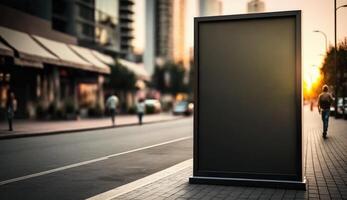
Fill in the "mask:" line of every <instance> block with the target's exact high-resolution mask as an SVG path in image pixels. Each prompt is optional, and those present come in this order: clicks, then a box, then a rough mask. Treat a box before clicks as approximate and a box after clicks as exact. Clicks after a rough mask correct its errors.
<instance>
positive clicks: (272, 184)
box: [189, 176, 306, 190]
mask: <svg viewBox="0 0 347 200" xmlns="http://www.w3.org/2000/svg"><path fill="white" fill-rule="evenodd" d="M189 183H191V184H212V185H228V186H250V187H269V188H282V189H291V190H306V178H304V180H303V181H302V182H301V181H285V180H266V179H244V178H220V177H203V176H192V177H189Z"/></svg>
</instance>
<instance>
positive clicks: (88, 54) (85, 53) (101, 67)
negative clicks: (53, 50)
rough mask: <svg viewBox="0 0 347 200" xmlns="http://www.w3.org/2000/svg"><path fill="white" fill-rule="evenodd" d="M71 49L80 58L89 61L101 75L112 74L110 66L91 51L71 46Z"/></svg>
mask: <svg viewBox="0 0 347 200" xmlns="http://www.w3.org/2000/svg"><path fill="white" fill-rule="evenodd" d="M69 47H70V48H71V49H72V50H73V51H74V52H75V53H76V54H78V55H79V56H81V57H82V58H83V59H85V60H86V61H88V62H89V63H91V64H92V65H93V66H94V69H95V70H96V71H98V72H100V73H105V74H110V73H111V69H110V67H109V66H107V65H106V64H104V63H103V62H101V61H100V60H99V59H97V58H96V57H95V56H94V55H93V53H92V50H91V49H88V48H84V47H79V46H75V45H69Z"/></svg>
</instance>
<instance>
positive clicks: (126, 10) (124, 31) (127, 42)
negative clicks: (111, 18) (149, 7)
mask: <svg viewBox="0 0 347 200" xmlns="http://www.w3.org/2000/svg"><path fill="white" fill-rule="evenodd" d="M133 6H134V1H133V0H119V26H120V37H121V39H120V55H121V57H122V58H128V59H133V58H132V57H133V54H134V52H133V51H134V47H133V45H132V40H133V39H134V35H133V31H134V28H133V22H134V19H133V18H134V11H133Z"/></svg>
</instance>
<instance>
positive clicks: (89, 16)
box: [79, 5, 94, 21]
mask: <svg viewBox="0 0 347 200" xmlns="http://www.w3.org/2000/svg"><path fill="white" fill-rule="evenodd" d="M79 15H80V17H81V18H82V19H84V20H89V21H94V10H93V9H92V8H88V7H86V6H82V5H80V6H79Z"/></svg>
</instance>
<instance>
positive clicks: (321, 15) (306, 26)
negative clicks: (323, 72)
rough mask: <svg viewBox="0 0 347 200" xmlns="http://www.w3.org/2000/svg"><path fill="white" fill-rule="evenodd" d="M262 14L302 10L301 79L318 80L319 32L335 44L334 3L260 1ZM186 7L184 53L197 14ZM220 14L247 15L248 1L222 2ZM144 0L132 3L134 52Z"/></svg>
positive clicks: (342, 15) (345, 30)
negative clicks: (133, 8) (262, 8)
mask: <svg viewBox="0 0 347 200" xmlns="http://www.w3.org/2000/svg"><path fill="white" fill-rule="evenodd" d="M263 1H264V2H265V11H266V12H274V11H285V10H302V66H303V79H304V83H305V84H306V85H307V86H311V85H313V84H314V83H315V82H317V81H318V80H320V78H321V77H320V73H319V68H320V67H321V65H322V61H323V58H324V55H325V39H324V37H323V35H322V34H319V33H315V32H313V31H314V30H320V31H322V32H324V33H325V34H326V35H327V38H328V45H333V44H334V1H333V0H263ZM186 2H187V5H186V10H187V12H186V27H185V30H186V33H185V38H186V42H185V43H186V46H185V52H186V53H188V52H189V48H191V47H192V46H193V17H194V16H196V15H197V5H198V3H197V2H198V0H187V1H186ZM221 2H222V3H223V14H224V15H229V14H242V13H246V4H247V2H248V0H221ZM345 4H347V0H337V6H340V5H345ZM144 10H145V0H135V13H136V16H135V27H134V28H135V40H134V46H135V51H136V52H142V51H143V49H144V45H145V41H144V32H145V31H144V30H145V13H144ZM344 19H347V8H341V9H339V10H338V11H337V38H338V41H342V40H343V39H344V38H346V37H347V26H346V25H347V21H346V20H344Z"/></svg>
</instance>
